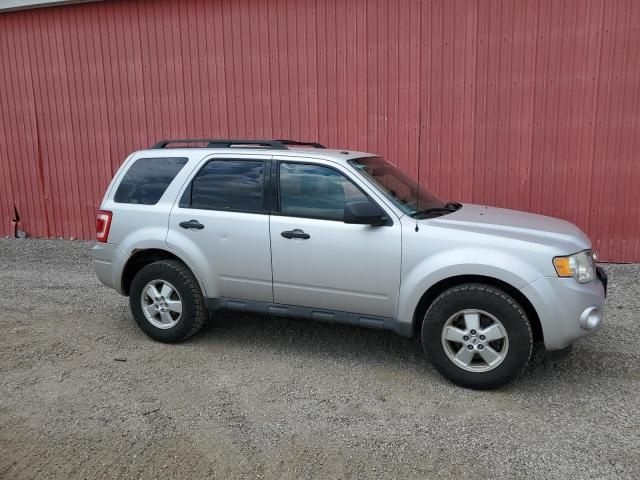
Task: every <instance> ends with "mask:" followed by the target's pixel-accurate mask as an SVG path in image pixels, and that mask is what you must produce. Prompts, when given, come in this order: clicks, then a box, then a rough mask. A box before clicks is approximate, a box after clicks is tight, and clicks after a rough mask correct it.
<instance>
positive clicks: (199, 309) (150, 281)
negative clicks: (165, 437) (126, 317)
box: [129, 260, 207, 343]
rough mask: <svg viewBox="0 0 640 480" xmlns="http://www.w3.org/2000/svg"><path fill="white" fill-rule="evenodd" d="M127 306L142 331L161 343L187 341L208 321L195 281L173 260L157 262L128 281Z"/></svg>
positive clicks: (190, 274)
mask: <svg viewBox="0 0 640 480" xmlns="http://www.w3.org/2000/svg"><path fill="white" fill-rule="evenodd" d="M129 305H130V307H131V312H132V313H133V317H134V318H135V320H136V323H137V324H138V326H139V327H140V328H141V329H142V331H143V332H145V333H146V334H147V335H148V336H150V337H151V338H153V339H154V340H158V341H160V342H166V343H175V342H181V341H183V340H186V339H187V338H189V337H191V336H192V335H194V334H195V333H197V332H198V330H200V328H202V325H203V324H204V322H205V320H206V319H207V310H206V308H205V305H204V297H203V295H202V291H201V290H200V286H199V285H198V282H197V280H196V278H195V277H194V275H193V273H191V271H190V270H189V269H188V268H187V267H186V266H185V265H184V264H183V263H181V262H179V261H176V260H160V261H158V262H153V263H150V264H149V265H146V266H144V267H143V268H141V269H140V271H139V272H138V273H137V274H136V275H135V277H134V278H133V281H132V282H131V289H130V292H129Z"/></svg>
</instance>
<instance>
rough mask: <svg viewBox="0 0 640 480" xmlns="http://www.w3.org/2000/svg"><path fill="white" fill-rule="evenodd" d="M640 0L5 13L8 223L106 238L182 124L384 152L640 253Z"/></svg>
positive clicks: (404, 0)
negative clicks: (110, 207)
mask: <svg viewBox="0 0 640 480" xmlns="http://www.w3.org/2000/svg"><path fill="white" fill-rule="evenodd" d="M639 45H640V2H638V1H633V0H619V1H603V0H584V1H582V0H580V1H569V0H567V1H559V0H558V1H549V0H542V1H533V0H531V1H522V0H521V1H511V0H504V1H483V0H477V1H473V0H469V1H466V0H456V1H444V0H441V1H437V0H434V1H418V0H413V1H411V0H400V1H398V2H392V1H388V0H379V1H365V0H360V1H355V0H354V1H340V0H338V1H336V0H333V1H332V0H326V1H325V0H322V1H321V0H317V1H313V0H307V1H303V0H233V1H232V0H220V1H204V0H185V1H177V0H166V1H162V0H148V1H104V2H98V3H88V4H78V5H69V6H60V7H50V8H40V9H35V10H26V11H17V12H9V13H3V14H0V66H1V68H0V138H1V139H2V140H1V141H0V171H1V172H2V178H1V179H0V217H1V221H0V235H8V234H10V221H11V218H12V216H13V207H14V204H15V206H16V207H17V209H18V211H19V213H20V215H21V217H22V222H21V228H22V229H24V230H26V231H27V232H28V233H29V234H30V235H33V236H43V237H65V238H84V239H91V238H93V236H94V216H95V210H96V209H97V207H98V205H99V202H100V199H101V197H102V194H103V192H104V190H105V188H106V186H107V185H108V182H109V180H110V178H111V175H112V173H113V172H114V171H115V169H116V168H117V167H118V165H119V164H120V163H121V161H122V160H123V159H124V158H125V156H126V155H127V154H128V153H129V152H131V151H132V150H136V149H140V148H144V147H147V146H149V145H151V144H152V143H154V142H155V141H156V140H158V139H160V138H167V137H169V138H170V137H202V136H213V137H250V138H272V137H273V138H292V139H303V140H317V141H319V142H321V143H324V144H327V145H329V146H335V147H343V148H350V149H359V150H366V151H371V152H376V153H379V154H382V155H385V156H386V157H387V158H389V159H390V160H392V161H393V162H395V163H396V164H398V165H399V166H400V167H401V168H403V169H404V170H406V171H407V172H408V173H410V174H411V175H413V176H418V171H419V176H420V181H421V182H422V183H424V184H426V185H427V186H428V187H429V188H431V189H432V190H434V191H435V192H437V193H438V194H439V195H441V196H442V197H443V198H446V199H451V200H460V201H464V202H475V203H484V204H490V205H497V206H503V207H509V208H516V209H522V210H528V211H532V212H539V213H543V214H547V215H553V216H558V217H562V218H566V219H568V220H570V221H572V222H575V223H577V224H578V225H579V226H580V227H581V228H583V229H584V230H585V231H586V232H587V233H588V234H589V235H590V236H591V238H592V239H593V241H594V244H595V246H596V248H597V249H598V250H599V252H600V256H601V257H602V258H604V259H607V260H612V261H640V239H639V237H640V188H639V187H638V186H639V185H640V162H639V160H638V153H637V152H638V149H639V147H640V48H638V46H639Z"/></svg>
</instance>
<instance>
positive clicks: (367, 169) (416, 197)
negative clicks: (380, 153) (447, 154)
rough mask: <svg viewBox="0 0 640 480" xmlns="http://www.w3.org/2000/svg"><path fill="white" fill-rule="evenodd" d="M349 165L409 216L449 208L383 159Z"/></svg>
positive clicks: (376, 158)
mask: <svg viewBox="0 0 640 480" xmlns="http://www.w3.org/2000/svg"><path fill="white" fill-rule="evenodd" d="M349 163H350V164H351V165H353V167H354V168H356V169H357V170H359V171H360V172H362V173H363V174H364V175H365V176H366V177H367V178H369V179H370V180H371V181H372V182H373V183H374V184H376V185H377V186H378V187H379V188H380V190H382V191H383V192H384V193H385V194H386V196H387V197H389V198H390V199H391V201H393V203H395V204H396V205H397V206H398V208H400V210H402V211H403V212H404V213H406V214H407V215H414V214H416V213H418V212H423V211H425V210H429V209H444V208H446V207H447V204H446V203H445V202H443V201H442V200H440V199H439V198H438V197H436V196H435V195H434V194H433V193H431V192H429V191H428V190H427V189H425V188H424V187H422V186H421V185H420V184H419V183H418V182H416V181H415V180H413V179H412V178H411V177H409V176H408V175H406V174H405V173H404V172H402V170H400V169H399V168H397V167H396V166H394V165H393V164H391V163H389V162H387V161H386V160H384V159H383V158H380V157H369V158H357V159H355V160H350V161H349Z"/></svg>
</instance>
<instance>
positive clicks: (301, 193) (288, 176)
mask: <svg viewBox="0 0 640 480" xmlns="http://www.w3.org/2000/svg"><path fill="white" fill-rule="evenodd" d="M366 199H367V197H366V195H365V194H364V193H362V192H361V191H360V190H359V189H358V187H356V186H355V185H354V184H353V183H351V181H350V180H348V179H347V178H346V177H345V176H344V175H342V174H341V173H340V172H338V171H336V170H334V169H332V168H328V167H322V166H319V165H307V164H303V163H281V164H280V212H281V213H282V214H283V215H290V216H294V217H309V218H321V219H326V220H340V221H342V219H343V216H344V205H345V204H346V203H347V202H352V201H356V200H366Z"/></svg>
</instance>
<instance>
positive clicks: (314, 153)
mask: <svg viewBox="0 0 640 480" xmlns="http://www.w3.org/2000/svg"><path fill="white" fill-rule="evenodd" d="M169 152H171V153H170V154H169ZM195 152H198V153H197V156H198V158H202V157H205V156H207V155H211V154H214V153H229V154H231V155H233V154H236V153H237V154H247V153H249V154H252V155H265V156H269V157H272V156H278V157H295V158H316V159H325V160H331V161H334V162H338V163H346V162H347V161H348V160H353V159H355V158H362V157H375V156H377V155H375V154H372V153H367V152H357V151H352V150H337V149H331V148H307V147H293V148H292V147H289V148H287V149H286V150H274V149H272V148H260V147H227V148H206V147H203V148H199V147H188V148H150V149H145V150H139V151H137V152H136V156H142V155H147V154H153V156H159V155H166V156H171V157H179V156H184V157H189V158H191V157H193V156H194V153H195ZM167 154H169V155H167Z"/></svg>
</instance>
